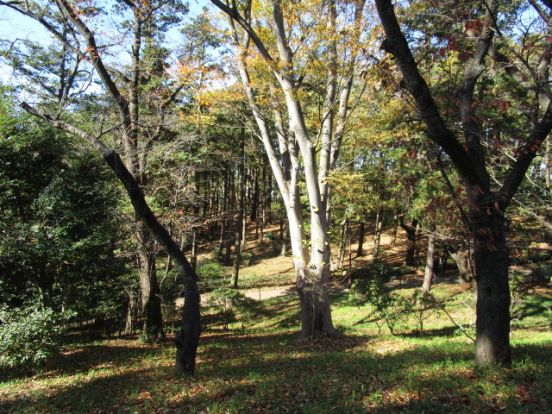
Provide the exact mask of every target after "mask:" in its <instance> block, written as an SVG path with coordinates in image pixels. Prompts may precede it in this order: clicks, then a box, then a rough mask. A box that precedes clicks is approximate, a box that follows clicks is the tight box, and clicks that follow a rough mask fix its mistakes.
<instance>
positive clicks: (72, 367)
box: [0, 284, 552, 413]
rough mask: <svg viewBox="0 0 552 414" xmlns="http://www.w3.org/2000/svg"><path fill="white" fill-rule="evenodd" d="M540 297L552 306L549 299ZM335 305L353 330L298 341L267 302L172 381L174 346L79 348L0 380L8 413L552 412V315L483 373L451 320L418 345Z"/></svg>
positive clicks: (288, 316)
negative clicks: (37, 369) (192, 374)
mask: <svg viewBox="0 0 552 414" xmlns="http://www.w3.org/2000/svg"><path fill="white" fill-rule="evenodd" d="M435 290H436V295H438V296H440V297H451V299H450V300H449V302H448V303H449V304H448V306H447V308H448V309H449V311H450V313H451V315H453V317H454V318H455V319H457V320H458V321H459V322H462V323H469V322H470V320H472V319H473V314H472V311H471V310H470V306H469V305H468V306H466V304H467V303H469V302H470V294H469V291H466V290H465V289H464V288H463V287H462V286H459V285H448V284H440V285H438V286H437V287H436V289H435ZM403 293H405V292H403ZM406 293H408V292H406ZM537 293H538V294H536V295H535V296H534V297H535V298H540V299H539V300H540V301H541V302H543V301H546V300H548V302H547V305H548V306H549V305H550V298H549V297H548V299H547V298H546V296H547V295H549V294H550V291H544V290H542V291H540V292H537ZM335 302H336V305H335V306H334V320H335V323H336V325H337V326H338V327H339V328H340V329H341V331H342V332H344V333H345V335H343V336H341V337H338V338H335V339H321V340H319V341H315V342H302V341H299V340H297V335H296V329H295V327H296V326H297V317H298V315H297V311H296V310H297V301H296V299H295V298H294V297H291V296H287V297H281V298H276V299H273V300H270V301H266V302H264V303H263V306H262V307H260V308H257V310H256V313H255V315H254V316H253V317H252V318H251V319H250V320H248V321H244V322H243V324H242V323H241V322H240V323H237V324H234V326H231V327H230V330H228V331H223V330H220V328H219V329H215V328H216V327H212V328H211V330H209V331H207V332H205V334H204V335H203V339H202V342H201V350H200V354H199V361H198V373H197V377H196V378H195V379H176V378H174V376H173V368H172V364H173V359H174V348H173V346H172V344H171V343H170V341H168V342H166V343H163V344H159V345H144V344H140V343H139V342H137V341H135V340H131V339H115V340H105V341H100V342H95V343H82V344H79V343H75V344H72V345H69V346H68V347H67V349H66V351H65V355H64V356H63V358H61V360H60V361H59V363H58V364H57V369H55V370H52V371H49V372H46V373H43V374H40V375H36V376H34V377H30V378H21V379H14V380H11V381H8V382H4V383H2V384H1V385H0V412H24V413H34V412H51V413H58V412H74V413H84V412H183V413H188V412H217V413H218V412H220V413H223V412H231V413H233V412H236V413H238V412H239V413H246V412H247V413H250V412H304V413H309V412H311V413H322V412H324V413H325V412H342V413H348V412H367V411H369V412H382V413H390V412H466V413H468V412H470V413H472V412H482V413H483V412H503V411H504V412H510V413H520V412H527V413H546V412H552V408H551V407H552V333H551V332H550V325H549V324H550V319H549V318H550V316H549V315H546V314H539V315H533V316H530V317H528V318H526V319H524V320H522V321H521V322H520V323H516V324H515V325H514V330H513V333H512V342H513V345H514V359H515V362H514V365H513V367H512V368H511V369H507V370H476V369H474V367H473V365H472V345H471V343H470V342H469V340H467V338H466V337H465V336H462V335H456V334H454V332H453V331H454V328H453V327H452V325H451V323H449V322H447V320H446V317H444V315H443V314H431V315H429V317H428V319H427V320H426V321H425V334H424V335H423V336H421V337H420V336H418V335H416V334H415V324H413V322H412V321H405V324H404V325H403V326H402V328H401V329H400V335H397V336H391V335H389V334H388V333H387V332H386V331H385V330H383V332H382V334H380V335H378V329H377V326H376V324H375V323H374V322H366V323H361V324H355V323H356V322H358V321H359V320H361V319H363V318H364V317H365V316H367V315H369V313H370V310H369V308H368V307H367V306H361V307H358V306H356V305H355V304H354V303H353V301H351V300H350V299H349V298H348V297H347V296H346V295H340V296H338V297H336V298H335ZM466 309H468V310H467V311H466ZM413 331H414V332H413ZM207 409H208V411H207Z"/></svg>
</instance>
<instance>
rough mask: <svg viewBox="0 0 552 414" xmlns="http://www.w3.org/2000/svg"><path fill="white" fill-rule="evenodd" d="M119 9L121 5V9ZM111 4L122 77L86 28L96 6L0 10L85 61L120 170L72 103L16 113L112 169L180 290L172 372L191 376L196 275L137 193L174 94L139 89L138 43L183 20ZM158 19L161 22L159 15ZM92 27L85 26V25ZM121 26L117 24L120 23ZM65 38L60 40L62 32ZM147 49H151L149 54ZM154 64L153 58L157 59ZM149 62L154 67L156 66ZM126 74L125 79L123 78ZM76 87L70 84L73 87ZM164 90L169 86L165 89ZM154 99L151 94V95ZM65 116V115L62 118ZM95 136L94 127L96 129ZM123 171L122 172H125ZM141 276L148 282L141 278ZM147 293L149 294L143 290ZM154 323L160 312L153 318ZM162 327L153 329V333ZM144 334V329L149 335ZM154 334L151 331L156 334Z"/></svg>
mask: <svg viewBox="0 0 552 414" xmlns="http://www.w3.org/2000/svg"><path fill="white" fill-rule="evenodd" d="M123 3H124V4H123ZM123 3H121V4H119V5H117V8H118V11H119V12H121V13H123V16H122V24H128V22H126V23H125V22H124V20H125V17H126V16H128V15H129V16H130V19H129V22H130V27H131V28H132V29H131V33H132V40H133V43H132V50H131V60H130V62H131V67H130V69H129V71H128V73H125V68H124V67H119V68H116V67H112V66H110V65H109V64H108V62H107V61H106V60H105V59H104V57H105V58H107V57H108V53H107V52H106V51H105V48H104V47H102V46H99V42H98V39H97V37H96V33H97V32H96V31H95V30H93V29H92V28H91V23H94V20H93V18H94V17H96V16H98V14H100V13H101V12H102V10H101V8H100V7H95V6H96V5H95V4H92V3H91V4H87V6H86V7H84V6H83V5H76V4H71V3H70V2H68V1H66V0H55V1H51V2H47V4H46V5H44V4H42V3H38V2H17V1H16V2H3V1H2V2H0V5H2V6H4V7H10V8H12V9H14V10H16V11H17V12H19V13H21V14H22V15H25V16H27V17H30V18H32V19H34V20H36V21H37V22H39V23H40V24H42V26H43V27H44V28H45V29H47V30H48V31H49V32H50V33H51V34H52V35H53V37H54V38H55V39H56V41H58V42H59V43H60V44H61V45H62V48H65V49H66V50H67V51H68V53H69V52H70V53H71V54H72V55H73V56H74V60H75V61H84V62H86V63H87V64H88V65H89V66H91V68H93V70H94V73H95V75H94V76H97V77H98V78H99V81H100V84H101V85H102V86H103V88H104V90H105V91H106V93H107V94H108V96H109V98H110V100H111V103H112V104H113V105H114V107H115V108H116V111H117V112H116V113H117V120H116V121H115V122H114V125H113V126H112V129H116V130H118V132H119V135H118V138H119V139H120V140H121V141H122V144H123V147H124V154H125V158H126V163H125V162H123V161H122V159H121V157H120V156H119V153H118V152H117V151H115V150H114V149H111V148H109V147H108V146H107V145H105V144H104V143H103V142H102V141H101V140H100V137H102V136H103V135H105V134H106V131H105V130H104V129H103V126H102V125H100V128H99V131H98V132H97V133H92V132H88V131H87V130H86V129H83V128H80V127H78V126H76V125H75V123H74V122H73V120H72V119H71V112H70V111H69V112H68V113H67V112H65V111H64V110H68V109H71V106H70V104H74V99H73V101H71V102H68V101H67V100H65V99H64V100H61V101H58V102H57V108H56V112H57V113H56V114H52V113H50V112H49V111H48V107H44V108H37V107H33V106H31V105H29V104H28V103H25V102H24V103H22V107H23V108H24V109H25V110H26V111H28V112H29V113H31V114H33V115H35V116H37V117H40V118H42V119H44V120H45V121H47V122H49V123H50V124H51V125H52V126H54V127H56V128H58V129H61V130H64V131H66V132H68V133H70V134H73V135H75V136H77V137H79V138H80V139H83V140H85V141H87V142H88V143H90V144H91V145H92V146H93V147H94V148H95V149H96V150H98V151H99V152H100V153H101V155H102V157H103V158H104V160H105V162H106V163H107V164H108V165H109V167H110V168H111V169H112V170H113V172H114V173H115V175H116V176H117V177H118V178H119V180H120V181H121V183H122V184H123V186H124V187H125V189H126V191H127V194H128V196H129V198H130V200H131V203H132V205H133V208H134V213H135V216H136V219H137V221H138V226H137V227H138V233H139V234H138V240H139V241H140V243H141V244H142V245H145V246H147V245H148V244H149V240H150V235H151V236H153V238H154V239H155V240H156V241H157V243H159V245H161V246H162V247H163V248H164V249H165V250H166V251H167V253H168V254H169V255H170V256H171V258H172V260H173V262H174V263H175V265H176V267H177V269H178V271H179V274H180V276H181V277H182V278H183V281H184V285H185V288H186V289H185V304H184V308H183V320H182V326H181V331H180V332H179V334H178V335H177V340H176V345H177V360H176V368H177V372H180V373H181V372H186V373H193V372H194V368H195V355H196V350H197V344H198V340H199V334H200V319H199V318H200V315H199V293H198V290H197V276H196V274H195V272H194V270H193V269H192V267H191V266H190V264H189V263H188V261H187V260H186V258H185V257H184V255H183V254H182V252H181V250H180V248H179V246H178V245H177V244H176V243H175V242H174V240H173V239H172V237H171V236H170V234H169V232H168V231H167V230H166V228H165V227H163V225H162V224H161V223H160V222H159V221H158V220H157V218H156V216H155V215H154V214H153V212H152V210H151V209H150V207H149V206H148V204H147V202H146V199H145V197H144V194H143V189H142V187H143V185H144V184H145V177H146V164H145V162H146V160H147V149H148V148H149V147H150V146H151V145H152V143H153V142H155V141H156V140H157V139H158V138H159V137H160V136H161V135H162V134H163V133H164V132H165V130H166V129H165V123H164V119H165V114H166V112H167V107H168V106H169V105H171V104H172V103H173V102H174V100H175V99H176V97H177V94H178V92H179V90H180V89H179V88H178V87H176V88H170V80H167V79H158V82H157V84H153V85H152V84H150V83H148V84H147V85H145V84H144V82H143V76H144V75H147V72H146V70H145V67H144V65H143V64H142V60H141V58H142V55H141V48H142V41H143V39H144V36H145V33H146V34H147V33H148V31H149V34H150V35H151V36H153V35H152V31H154V29H155V28H162V26H163V25H164V24H170V22H174V21H175V19H178V18H179V17H180V16H181V13H182V11H183V10H184V6H183V5H182V4H181V3H180V2H178V1H169V2H166V1H160V2H143V3H142V2H133V1H125V2H123ZM161 14H163V17H162V16H161ZM90 20H92V21H91V22H89V21H90ZM119 22H121V21H119ZM65 31H67V33H69V34H68V35H64V33H66V32H65ZM150 50H151V49H150ZM156 62H157V63H159V59H157V60H156ZM154 63H155V62H154ZM127 75H128V76H127ZM74 86H75V85H74ZM167 86H169V87H167ZM147 87H151V88H152V89H153V90H154V91H155V92H156V93H155V94H154V95H153V97H154V99H151V100H150V101H149V102H148V101H147V100H146V101H141V100H140V98H141V97H143V95H142V91H143V90H144V88H145V89H147ZM150 96H152V95H150ZM146 106H147V109H148V110H149V111H147V113H148V114H152V115H154V116H155V118H154V119H155V120H156V122H155V124H153V127H152V128H151V129H149V128H144V125H146V124H144V125H143V124H142V121H144V122H148V121H149V122H151V118H150V119H149V120H148V119H147V117H144V118H142V117H141V113H142V112H141V111H142V108H146ZM62 115H65V116H62ZM95 126H96V128H94V129H97V125H95ZM127 165H128V167H127ZM147 250H148V249H147V248H146V249H144V250H142V252H141V253H143V256H142V257H141V259H143V261H144V263H147V265H148V267H150V268H151V269H153V266H154V265H153V263H152V261H151V260H149V259H148V255H149V253H148V251H147ZM146 276H147V277H146ZM146 276H144V277H143V278H141V281H142V282H143V285H144V288H143V289H142V290H143V291H144V290H146V291H147V292H146V296H147V297H146V299H145V301H143V303H145V304H146V308H145V311H146V313H147V315H148V319H149V315H150V312H151V313H155V312H157V311H156V305H155V304H154V303H149V299H148V298H150V299H151V300H153V299H154V296H153V295H155V293H156V292H155V283H154V282H155V281H154V280H153V274H152V272H151V270H150V271H149V272H148V275H146ZM148 288H149V289H148ZM158 315H159V316H160V312H159V313H158ZM159 328H160V326H157V329H159ZM148 330H149V329H148ZM155 333H156V332H154V334H155Z"/></svg>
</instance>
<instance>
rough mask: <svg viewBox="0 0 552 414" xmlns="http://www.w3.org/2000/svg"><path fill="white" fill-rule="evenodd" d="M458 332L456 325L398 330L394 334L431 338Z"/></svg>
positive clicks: (405, 336) (406, 336)
mask: <svg viewBox="0 0 552 414" xmlns="http://www.w3.org/2000/svg"><path fill="white" fill-rule="evenodd" d="M457 333H458V328H457V327H456V326H445V327H444V328H435V329H424V330H422V331H421V332H420V330H418V329H417V330H413V331H410V332H399V333H396V336H399V337H404V338H431V337H438V336H455V335H456V334H457Z"/></svg>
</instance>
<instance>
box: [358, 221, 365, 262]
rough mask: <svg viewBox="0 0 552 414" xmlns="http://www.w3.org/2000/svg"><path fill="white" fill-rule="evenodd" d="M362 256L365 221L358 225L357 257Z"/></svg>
mask: <svg viewBox="0 0 552 414" xmlns="http://www.w3.org/2000/svg"><path fill="white" fill-rule="evenodd" d="M362 256H364V222H360V223H359V225H358V248H357V257H362Z"/></svg>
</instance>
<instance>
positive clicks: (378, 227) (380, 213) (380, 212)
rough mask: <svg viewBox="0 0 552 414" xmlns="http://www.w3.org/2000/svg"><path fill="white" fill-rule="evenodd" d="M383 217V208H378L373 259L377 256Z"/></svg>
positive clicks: (376, 258)
mask: <svg viewBox="0 0 552 414" xmlns="http://www.w3.org/2000/svg"><path fill="white" fill-rule="evenodd" d="M383 219H384V216H383V209H379V210H378V213H377V214H376V228H375V230H374V250H373V252H372V255H373V259H374V260H378V257H379V251H380V244H381V230H382V227H383Z"/></svg>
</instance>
